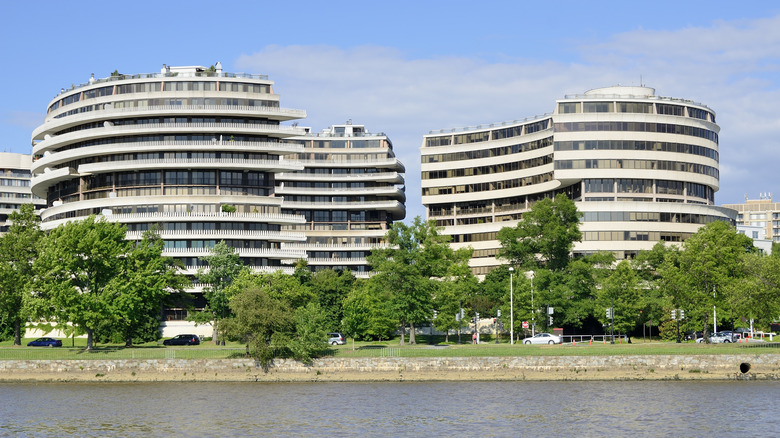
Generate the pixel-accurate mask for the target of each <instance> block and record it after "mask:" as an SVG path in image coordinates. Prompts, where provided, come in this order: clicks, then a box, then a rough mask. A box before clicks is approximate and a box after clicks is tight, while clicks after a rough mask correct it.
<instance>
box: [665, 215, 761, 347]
mask: <svg viewBox="0 0 780 438" xmlns="http://www.w3.org/2000/svg"><path fill="white" fill-rule="evenodd" d="M754 251H755V248H754V247H753V241H752V240H751V239H750V238H749V237H747V236H745V235H743V234H739V233H737V232H736V231H735V230H734V229H733V228H732V227H731V226H730V225H729V224H727V223H725V222H723V221H716V222H712V223H710V224H707V225H705V226H703V227H701V228H700V229H699V231H697V232H696V234H694V235H693V236H691V237H690V238H689V239H688V240H686V241H685V242H683V245H682V251H681V252H680V253H679V259H678V266H676V267H673V268H670V269H672V270H674V269H676V270H677V272H675V273H674V276H670V275H669V272H665V273H664V277H667V276H669V277H670V278H669V279H668V280H667V279H666V278H665V281H674V282H675V284H674V287H676V288H678V289H679V293H680V298H679V301H680V303H681V304H683V306H684V307H683V308H684V309H685V313H686V317H687V318H690V320H691V321H692V322H695V323H696V324H698V325H699V326H703V327H704V333H705V339H708V338H709V336H708V334H709V321H710V316H711V315H712V311H713V308H714V307H717V309H718V312H719V318H725V319H729V318H730V317H731V316H732V314H731V310H732V309H731V307H730V306H728V304H729V302H730V301H731V300H730V299H729V297H728V293H729V292H730V291H733V290H734V287H733V285H732V282H734V281H735V280H737V279H738V277H739V276H740V275H742V274H741V265H740V260H741V258H742V256H743V255H744V254H745V253H749V252H754Z"/></svg>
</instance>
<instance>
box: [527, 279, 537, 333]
mask: <svg viewBox="0 0 780 438" xmlns="http://www.w3.org/2000/svg"><path fill="white" fill-rule="evenodd" d="M528 276H529V277H530V278H531V337H534V336H536V310H534V271H528Z"/></svg>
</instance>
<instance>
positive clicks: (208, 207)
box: [47, 189, 279, 231]
mask: <svg viewBox="0 0 780 438" xmlns="http://www.w3.org/2000/svg"><path fill="white" fill-rule="evenodd" d="M136 190H139V191H143V190H146V189H136ZM157 190H158V191H159V189H157ZM117 193H118V194H119V197H122V193H120V192H119V191H117ZM151 195H159V193H149V194H148V196H151ZM74 200H75V201H78V197H75V199H74ZM234 207H235V208H236V213H241V214H248V213H253V214H279V207H278V206H275V205H263V204H236V205H234ZM109 208H110V209H111V211H112V213H114V214H193V213H200V214H214V213H219V212H221V208H222V207H221V205H217V204H148V205H134V206H123V207H121V206H120V207H109ZM102 213H103V208H102V207H95V208H88V209H81V210H73V211H68V212H64V213H60V214H57V215H54V216H52V217H49V218H47V221H52V220H59V219H69V218H78V217H87V216H89V215H93V214H102ZM194 223H196V222H193V224H194ZM139 230H140V231H144V230H145V229H139Z"/></svg>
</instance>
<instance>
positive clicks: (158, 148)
mask: <svg viewBox="0 0 780 438" xmlns="http://www.w3.org/2000/svg"><path fill="white" fill-rule="evenodd" d="M226 145H229V146H230V147H229V148H226V147H225V146H226ZM302 150H303V146H301V145H297V144H294V143H283V142H272V141H229V140H222V141H221V140H217V139H214V140H213V141H140V142H133V143H128V142H122V143H111V144H101V145H96V146H85V147H81V148H76V149H68V150H65V151H62V152H47V153H46V154H44V156H43V157H41V158H39V159H37V160H35V161H33V163H32V166H33V167H32V169H33V173H36V172H40V171H41V168H45V167H50V166H54V165H56V164H60V163H63V162H69V161H73V160H78V159H83V158H87V157H94V156H100V155H110V154H125V153H148V152H184V151H186V152H217V151H245V152H253V153H260V152H265V153H272V154H279V155H283V154H290V153H296V152H301V151H302ZM290 174H291V175H294V174H295V173H290Z"/></svg>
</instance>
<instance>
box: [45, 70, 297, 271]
mask: <svg viewBox="0 0 780 438" xmlns="http://www.w3.org/2000/svg"><path fill="white" fill-rule="evenodd" d="M305 116H306V113H305V112H304V111H302V110H295V109H286V108H282V107H281V106H280V104H279V96H278V95H277V94H274V91H273V82H272V81H270V80H269V79H268V77H266V76H260V75H247V74H231V73H225V72H222V69H221V66H220V65H219V63H217V66H216V67H215V68H211V69H207V68H204V67H167V66H163V69H162V71H161V72H160V73H152V74H139V75H112V76H111V77H108V78H105V79H94V77H93V78H91V79H90V80H89V82H88V83H86V84H82V85H79V86H74V87H73V88H71V89H69V90H63V91H62V92H61V93H60V94H58V95H57V96H56V97H55V98H54V99H53V100H52V101H51V102H50V103H49V105H48V110H47V115H46V118H45V121H44V123H43V124H42V125H41V126H39V127H38V128H36V129H35V131H34V132H33V136H32V139H33V157H34V161H33V163H32V174H33V177H32V193H34V194H36V195H38V196H40V197H42V198H45V199H46V205H47V208H46V209H45V210H44V211H43V212H42V213H41V219H42V222H41V226H42V228H43V229H51V228H53V227H56V226H57V225H59V224H61V223H63V222H65V221H68V220H73V219H79V218H83V217H85V216H88V215H91V214H102V215H104V216H106V217H107V218H108V219H109V220H113V221H118V222H121V223H123V224H126V225H127V227H128V231H129V232H128V238H140V235H141V233H142V232H143V231H144V230H147V229H149V228H150V227H152V226H154V225H157V226H159V227H160V231H161V236H162V238H163V239H164V240H165V253H164V255H166V256H172V257H175V258H178V259H181V260H182V261H183V262H184V264H185V266H187V273H189V274H192V273H195V272H196V270H197V268H198V264H199V261H198V258H199V257H202V256H204V255H208V254H209V253H210V248H211V247H213V246H214V244H215V243H216V242H219V241H220V240H225V242H226V243H227V244H228V245H229V246H232V247H234V248H236V249H237V251H238V253H239V255H240V257H241V259H242V260H243V262H244V263H245V264H247V265H248V266H251V267H252V268H254V269H256V270H277V269H283V270H286V271H292V268H291V267H289V266H287V265H283V262H286V261H290V260H297V259H301V258H305V257H306V253H305V252H304V251H302V250H299V249H286V248H282V244H283V243H289V242H304V241H305V240H306V238H305V236H304V234H303V233H302V232H293V231H283V230H282V227H284V226H289V225H292V224H303V223H304V222H305V218H304V217H303V216H301V215H295V214H285V213H283V212H282V201H283V199H282V198H281V197H279V196H277V195H276V193H275V184H276V178H275V175H276V174H277V173H279V172H290V171H297V170H302V169H303V165H302V164H301V163H300V162H297V161H290V160H287V159H285V158H284V156H285V155H288V154H290V153H296V152H300V151H303V147H302V146H300V145H299V144H296V143H293V142H287V141H285V139H287V138H289V137H293V136H298V135H302V134H304V133H305V130H304V129H303V128H298V127H294V126H284V125H282V122H285V121H289V120H294V119H299V118H302V117H305Z"/></svg>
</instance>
